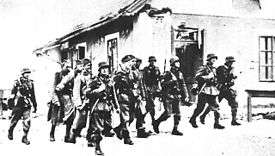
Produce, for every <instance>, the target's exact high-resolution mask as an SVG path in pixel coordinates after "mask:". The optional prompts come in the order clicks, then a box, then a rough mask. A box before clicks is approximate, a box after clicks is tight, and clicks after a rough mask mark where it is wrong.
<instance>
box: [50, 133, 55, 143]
mask: <svg viewBox="0 0 275 156" xmlns="http://www.w3.org/2000/svg"><path fill="white" fill-rule="evenodd" d="M54 141H55V138H54V134H53V133H51V134H50V142H54Z"/></svg>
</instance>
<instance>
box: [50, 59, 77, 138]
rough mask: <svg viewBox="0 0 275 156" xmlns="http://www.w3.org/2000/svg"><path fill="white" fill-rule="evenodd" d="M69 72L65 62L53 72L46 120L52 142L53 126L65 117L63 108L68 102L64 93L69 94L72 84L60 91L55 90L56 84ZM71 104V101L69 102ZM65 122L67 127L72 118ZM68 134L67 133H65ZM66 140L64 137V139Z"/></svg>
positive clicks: (53, 135)
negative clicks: (51, 90)
mask: <svg viewBox="0 0 275 156" xmlns="http://www.w3.org/2000/svg"><path fill="white" fill-rule="evenodd" d="M69 73H70V67H69V66H68V65H66V63H63V64H62V69H61V71H60V72H56V73H55V77H54V85H53V87H54V89H53V90H54V91H53V95H52V99H51V101H50V102H49V111H48V121H51V124H52V126H51V131H50V141H51V142H53V141H55V128H56V126H57V125H58V124H59V123H62V122H63V121H64V120H63V118H64V117H65V112H64V108H66V105H67V104H68V102H65V101H66V100H65V99H66V97H67V96H66V94H70V92H71V87H72V86H71V85H72V84H69V83H68V84H67V87H65V88H64V89H63V90H62V91H56V87H57V85H58V84H59V83H60V82H61V80H62V78H63V77H65V76H66V75H68V74H69ZM69 105H71V103H70V104H69ZM66 122H67V124H66V125H67V127H70V126H69V125H71V124H72V119H71V121H66ZM67 136H68V134H67ZM65 140H66V139H65Z"/></svg>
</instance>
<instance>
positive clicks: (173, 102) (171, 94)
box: [153, 57, 189, 136]
mask: <svg viewBox="0 0 275 156" xmlns="http://www.w3.org/2000/svg"><path fill="white" fill-rule="evenodd" d="M170 66H171V70H170V71H167V72H165V73H164V76H163V80H162V82H161V85H162V92H163V104H164V109H165V110H164V112H163V113H162V114H161V116H160V117H159V118H158V119H157V120H155V121H154V122H153V128H154V131H155V132H156V133H159V125H160V123H161V122H162V121H165V120H167V119H168V118H169V117H170V116H171V115H172V114H174V128H173V130H172V135H180V136H181V135H183V134H182V132H180V131H179V130H178V125H179V122H180V119H181V114H180V100H181V99H185V101H189V95H188V92H187V87H186V84H185V81H184V78H183V74H182V72H181V71H180V70H179V67H180V63H179V59H178V57H175V58H171V59H170ZM182 96H183V97H185V98H182Z"/></svg>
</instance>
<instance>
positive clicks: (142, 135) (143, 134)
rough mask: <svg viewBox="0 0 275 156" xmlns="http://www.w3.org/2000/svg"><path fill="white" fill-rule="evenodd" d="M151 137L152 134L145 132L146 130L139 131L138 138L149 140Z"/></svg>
mask: <svg viewBox="0 0 275 156" xmlns="http://www.w3.org/2000/svg"><path fill="white" fill-rule="evenodd" d="M149 136H150V133H148V132H145V128H142V129H138V130H137V137H138V138H148V137H149Z"/></svg>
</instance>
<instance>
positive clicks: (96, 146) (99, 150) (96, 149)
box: [95, 143, 104, 155]
mask: <svg viewBox="0 0 275 156" xmlns="http://www.w3.org/2000/svg"><path fill="white" fill-rule="evenodd" d="M95 155H104V153H103V152H102V150H101V147H100V143H96V144H95Z"/></svg>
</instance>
